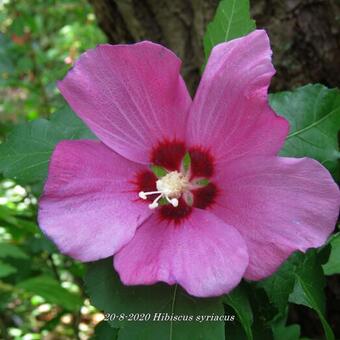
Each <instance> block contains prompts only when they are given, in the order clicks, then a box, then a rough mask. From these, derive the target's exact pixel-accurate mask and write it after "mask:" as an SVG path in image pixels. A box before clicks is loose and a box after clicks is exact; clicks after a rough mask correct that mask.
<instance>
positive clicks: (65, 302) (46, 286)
mask: <svg viewBox="0 0 340 340" xmlns="http://www.w3.org/2000/svg"><path fill="white" fill-rule="evenodd" d="M17 287H18V288H21V289H24V290H25V291H27V292H29V293H32V294H36V295H39V296H41V297H43V298H44V299H45V300H46V301H48V302H50V303H55V304H57V305H60V306H62V307H64V308H65V309H67V310H71V311H72V310H77V309H79V308H80V306H81V305H82V299H81V298H80V296H79V295H76V294H73V293H70V292H69V291H68V290H66V289H65V288H63V287H61V285H60V282H58V281H56V280H54V279H53V278H52V277H49V276H37V277H33V278H30V279H27V280H25V281H22V282H20V283H19V284H18V285H17Z"/></svg>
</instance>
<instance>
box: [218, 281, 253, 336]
mask: <svg viewBox="0 0 340 340" xmlns="http://www.w3.org/2000/svg"><path fill="white" fill-rule="evenodd" d="M223 302H224V303H226V304H227V305H229V306H230V307H232V308H233V309H234V310H235V312H236V314H237V316H238V319H239V321H240V323H241V325H242V327H243V329H244V331H245V333H246V335H247V339H248V340H252V339H253V333H252V330H251V326H252V323H253V312H252V309H251V306H250V303H249V300H248V295H247V292H246V290H245V288H244V286H242V285H239V286H238V287H237V288H235V289H234V290H233V291H232V292H231V293H229V294H228V295H225V296H224V297H223Z"/></svg>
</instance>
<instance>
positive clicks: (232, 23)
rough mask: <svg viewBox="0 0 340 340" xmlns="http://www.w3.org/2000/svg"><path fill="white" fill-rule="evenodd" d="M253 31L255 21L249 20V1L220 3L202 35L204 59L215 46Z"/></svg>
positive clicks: (234, 0)
mask: <svg viewBox="0 0 340 340" xmlns="http://www.w3.org/2000/svg"><path fill="white" fill-rule="evenodd" d="M254 29H255V21H254V20H252V19H251V18H250V13H249V0H223V1H221V2H220V3H219V6H218V8H217V11H216V14H215V17H214V19H213V21H212V22H210V24H209V25H208V27H207V31H206V33H205V35H204V41H203V42H204V52H205V56H206V59H208V57H209V54H210V52H211V50H212V48H213V47H214V46H215V45H217V44H219V43H222V42H225V41H229V40H232V39H235V38H239V37H241V36H244V35H246V34H248V33H250V32H251V31H253V30H254Z"/></svg>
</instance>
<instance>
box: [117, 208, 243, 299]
mask: <svg viewBox="0 0 340 340" xmlns="http://www.w3.org/2000/svg"><path fill="white" fill-rule="evenodd" d="M247 264H248V254H247V248H246V246H245V243H244V241H243V239H242V237H241V236H240V234H239V233H238V232H237V231H236V230H235V229H234V228H233V227H231V226H229V225H227V224H225V223H224V222H222V221H221V220H220V219H218V218H217V217H216V216H214V215H212V214H210V213H209V212H207V211H203V210H199V209H193V212H192V214H191V215H190V216H189V217H188V218H187V219H186V220H185V221H183V222H182V223H181V224H179V225H176V224H174V223H169V221H166V220H161V219H160V218H159V215H158V214H154V215H152V216H151V217H150V219H148V220H147V221H146V222H144V224H143V225H142V226H141V227H140V228H139V229H138V230H137V232H136V235H135V237H134V238H133V240H132V241H131V242H129V243H128V244H127V245H126V246H125V247H124V248H122V249H121V250H120V251H119V252H118V253H117V254H116V255H115V258H114V266H115V268H116V270H117V271H118V272H119V275H120V278H121V280H122V282H123V283H124V284H126V285H145V284H146V285H149V284H154V283H156V282H159V281H163V282H167V283H168V284H175V283H178V284H180V285H181V286H182V287H183V288H185V289H186V290H187V291H188V292H189V293H190V294H191V295H195V296H201V297H205V296H217V295H221V294H223V293H227V292H229V291H230V290H231V289H233V288H234V287H235V286H236V285H237V284H238V283H239V282H240V280H241V278H242V275H243V273H244V271H245V269H246V267H247Z"/></svg>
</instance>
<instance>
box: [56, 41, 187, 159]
mask: <svg viewBox="0 0 340 340" xmlns="http://www.w3.org/2000/svg"><path fill="white" fill-rule="evenodd" d="M180 66H181V61H180V60H179V59H178V58H177V57H176V55H175V54H174V53H172V52H171V51H169V50H168V49H166V48H165V47H163V46H161V45H158V44H153V43H151V42H147V41H146V42H141V43H137V44H131V45H108V44H106V45H99V46H98V47H97V48H95V49H92V50H89V51H87V52H86V53H84V54H83V55H82V56H81V57H80V59H79V60H78V61H77V63H76V64H75V66H74V67H73V69H72V70H71V71H69V73H68V74H67V76H66V77H65V79H64V80H62V81H61V82H59V83H58V87H59V89H60V91H61V93H62V95H63V96H64V97H65V99H66V100H67V102H68V103H69V104H70V106H71V107H72V109H73V110H74V111H75V112H76V113H77V114H78V115H79V116H80V118H82V119H83V120H84V121H85V123H86V124H87V125H88V126H89V127H90V128H91V130H92V131H93V132H94V133H95V134H96V135H97V137H98V138H99V139H100V140H101V141H102V142H104V143H105V144H106V145H107V146H109V147H110V148H112V149H113V150H114V151H116V152H118V153H119V154H121V155H122V156H124V157H126V158H128V159H130V160H133V161H136V162H141V163H147V162H148V161H150V157H151V155H150V152H151V148H152V147H153V146H155V145H156V144H157V143H158V142H159V141H161V140H163V139H176V138H177V139H183V138H184V134H185V121H186V119H187V113H188V109H189V106H190V105H191V98H190V96H189V94H188V91H187V89H186V86H185V83H184V81H183V79H182V77H181V76H180V73H179V72H180Z"/></svg>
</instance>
